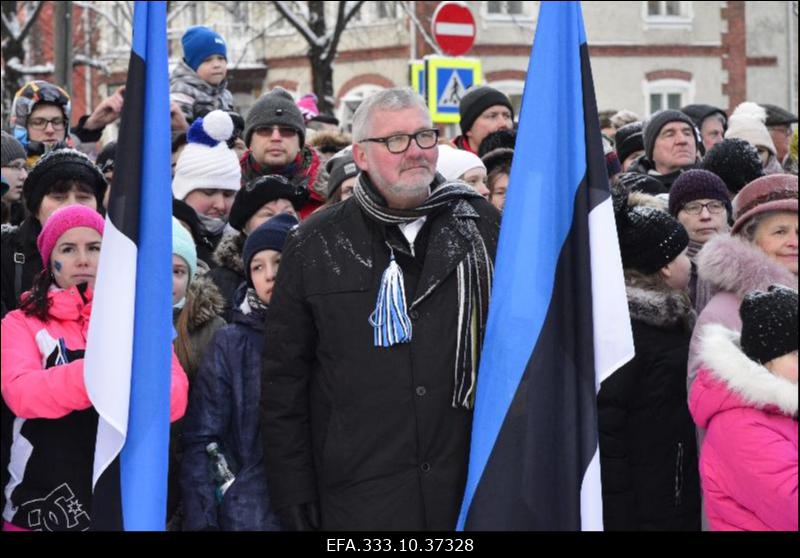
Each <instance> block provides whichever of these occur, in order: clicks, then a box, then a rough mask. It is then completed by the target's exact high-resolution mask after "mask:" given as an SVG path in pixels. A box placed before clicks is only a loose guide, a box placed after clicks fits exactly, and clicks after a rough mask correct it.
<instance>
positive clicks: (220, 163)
mask: <svg viewBox="0 0 800 558" xmlns="http://www.w3.org/2000/svg"><path fill="white" fill-rule="evenodd" d="M231 134H233V122H232V121H231V117H230V116H229V115H228V113H226V112H225V111H222V110H214V111H211V112H209V113H208V114H206V115H205V116H204V117H202V118H198V119H197V120H195V121H194V122H193V123H192V126H191V127H190V128H189V132H188V133H187V138H188V140H189V143H188V144H187V145H186V147H185V148H184V149H183V151H182V152H181V155H180V157H178V162H177V164H176V165H175V177H174V178H173V179H172V195H173V196H175V197H176V198H177V199H179V200H183V199H185V198H186V196H188V195H189V193H190V192H191V191H192V190H198V189H202V188H218V189H220V190H233V191H235V192H238V191H239V188H240V186H241V179H242V171H241V169H240V168H239V161H238V159H237V158H236V153H235V152H234V151H232V150H231V149H229V148H228V145H227V144H226V143H225V142H226V141H227V140H228V138H230V137H231Z"/></svg>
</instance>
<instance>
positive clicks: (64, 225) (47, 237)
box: [36, 205, 105, 269]
mask: <svg viewBox="0 0 800 558" xmlns="http://www.w3.org/2000/svg"><path fill="white" fill-rule="evenodd" d="M104 225H105V221H103V217H102V216H101V215H100V214H99V213H98V212H97V211H95V210H94V209H91V208H89V207H86V206H85V205H68V206H67V207H62V208H60V209H57V210H55V211H54V212H53V214H52V215H50V218H49V219H47V222H46V223H45V225H44V228H42V232H41V233H39V238H38V239H37V240H36V246H37V247H38V248H39V253H40V254H41V255H42V262H43V263H44V267H45V269H47V268H49V267H50V254H51V253H52V251H53V248H55V247H56V242H58V239H59V238H61V235H63V234H64V233H65V232H67V231H68V230H70V229H74V228H75V227H89V228H90V229H94V230H96V231H97V232H99V233H100V235H101V236H102V235H103V226H104Z"/></svg>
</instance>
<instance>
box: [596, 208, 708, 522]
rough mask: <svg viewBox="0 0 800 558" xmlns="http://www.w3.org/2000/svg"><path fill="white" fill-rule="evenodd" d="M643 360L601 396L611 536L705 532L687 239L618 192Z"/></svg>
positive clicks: (665, 218)
mask: <svg viewBox="0 0 800 558" xmlns="http://www.w3.org/2000/svg"><path fill="white" fill-rule="evenodd" d="M614 202H615V213H616V217H617V230H618V234H619V240H620V251H621V254H622V262H623V268H624V272H625V283H626V290H627V295H628V307H629V310H630V315H631V325H632V329H633V340H634V346H635V349H636V356H635V357H634V359H633V360H631V361H630V362H628V363H627V364H625V366H623V367H622V368H620V369H619V370H617V371H616V372H615V373H614V374H612V375H611V376H610V377H609V378H608V379H606V380H605V381H604V382H603V384H602V386H601V389H600V393H599V395H598V420H599V430H600V464H601V474H602V482H603V522H604V525H605V528H606V529H607V530H626V531H630V530H636V531H640V530H647V531H652V530H699V529H700V486H699V480H698V475H697V451H696V443H695V437H694V425H693V423H692V419H691V417H690V416H689V411H688V409H687V406H686V387H685V383H684V370H685V368H686V360H687V357H688V350H689V337H690V334H691V330H692V326H693V324H694V312H693V310H692V304H691V301H690V300H689V295H688V289H687V286H688V282H689V273H690V262H689V260H688V257H687V256H686V247H687V246H688V243H689V237H688V235H687V233H686V230H685V229H684V228H683V226H682V225H681V224H680V223H678V222H677V221H676V220H675V219H673V218H672V217H671V216H670V215H669V214H668V213H666V212H665V211H662V210H661V209H658V207H659V202H658V201H657V200H656V199H655V198H653V197H651V196H647V195H644V194H634V195H631V196H630V198H628V197H627V196H626V195H625V194H615V196H614Z"/></svg>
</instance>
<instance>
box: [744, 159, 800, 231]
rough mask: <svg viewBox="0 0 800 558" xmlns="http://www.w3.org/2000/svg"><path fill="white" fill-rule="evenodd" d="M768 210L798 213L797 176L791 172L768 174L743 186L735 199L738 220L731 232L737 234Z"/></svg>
mask: <svg viewBox="0 0 800 558" xmlns="http://www.w3.org/2000/svg"><path fill="white" fill-rule="evenodd" d="M768 211H794V212H795V213H797V177H796V176H794V175H791V174H768V175H767V176H762V177H761V178H756V179H755V180H753V181H752V182H751V183H750V184H748V185H747V186H745V187H744V188H742V191H741V192H739V194H738V195H737V196H736V197H735V198H734V199H733V212H734V214H735V215H736V222H735V223H734V224H733V228H732V229H731V234H736V233H737V232H739V231H740V230H741V229H742V227H744V226H745V225H746V224H747V222H748V221H750V219H752V218H753V217H755V216H756V215H758V214H760V213H766V212H768Z"/></svg>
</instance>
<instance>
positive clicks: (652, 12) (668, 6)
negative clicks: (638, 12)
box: [642, 0, 694, 29]
mask: <svg viewBox="0 0 800 558" xmlns="http://www.w3.org/2000/svg"><path fill="white" fill-rule="evenodd" d="M642 5H643V10H642V19H643V20H644V22H645V29H649V28H658V27H667V28H675V27H678V28H686V29H691V23H692V19H693V17H694V12H693V10H692V2H672V1H670V2H664V1H652V0H650V1H648V2H643V3H642Z"/></svg>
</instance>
